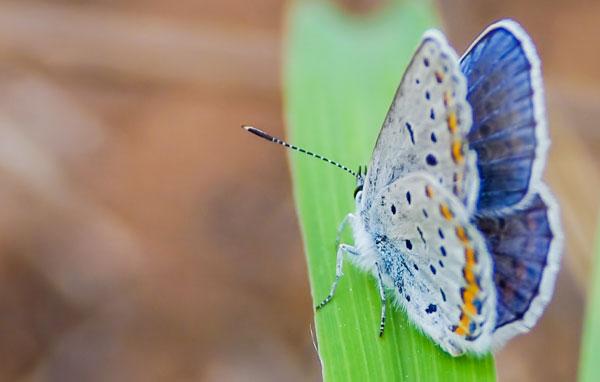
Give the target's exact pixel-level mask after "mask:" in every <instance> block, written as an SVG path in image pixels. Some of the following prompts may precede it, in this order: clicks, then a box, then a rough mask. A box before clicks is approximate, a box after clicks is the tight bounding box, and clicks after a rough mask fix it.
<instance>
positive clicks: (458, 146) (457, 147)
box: [452, 139, 465, 164]
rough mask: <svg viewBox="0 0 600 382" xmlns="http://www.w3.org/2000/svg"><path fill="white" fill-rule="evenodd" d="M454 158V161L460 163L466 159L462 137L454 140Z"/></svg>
mask: <svg viewBox="0 0 600 382" xmlns="http://www.w3.org/2000/svg"><path fill="white" fill-rule="evenodd" d="M452 160H454V163H458V164H460V163H462V162H464V160H465V157H464V156H463V148H462V141H461V140H460V139H455V140H454V141H453V142H452Z"/></svg>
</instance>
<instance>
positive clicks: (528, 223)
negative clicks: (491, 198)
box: [476, 187, 562, 347]
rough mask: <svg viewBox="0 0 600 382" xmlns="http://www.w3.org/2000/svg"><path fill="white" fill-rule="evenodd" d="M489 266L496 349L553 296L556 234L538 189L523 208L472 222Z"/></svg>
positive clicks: (554, 219) (550, 208)
mask: <svg viewBox="0 0 600 382" xmlns="http://www.w3.org/2000/svg"><path fill="white" fill-rule="evenodd" d="M476 225H477V226H478V228H479V229H480V231H481V232H482V233H483V235H484V237H485V239H486V242H487V246H488V249H489V251H490V254H491V256H492V258H493V260H494V283H495V285H496V294H497V301H498V305H497V310H496V312H497V319H496V328H495V332H494V335H493V344H494V346H495V347H499V346H501V345H502V344H504V343H505V342H506V341H508V340H509V339H510V338H512V337H513V336H515V335H517V334H519V333H525V332H527V331H529V330H530V329H531V328H532V327H533V325H535V323H536V321H537V320H538V318H539V317H540V316H541V315H542V313H543V311H544V309H545V307H546V305H547V304H548V303H549V302H550V299H551V297H552V293H553V291H554V283H555V281H556V274H557V272H558V269H559V267H560V257H561V252H562V229H561V227H560V221H559V217H558V210H557V205H556V203H555V202H554V198H552V196H551V195H550V193H549V192H548V191H547V190H546V188H545V187H541V188H540V189H539V191H538V192H537V193H536V194H534V196H533V198H532V200H531V203H529V204H528V205H527V207H525V208H520V209H515V210H513V211H511V213H509V214H506V215H502V216H483V217H477V218H476Z"/></svg>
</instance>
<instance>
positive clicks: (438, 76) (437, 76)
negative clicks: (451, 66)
mask: <svg viewBox="0 0 600 382" xmlns="http://www.w3.org/2000/svg"><path fill="white" fill-rule="evenodd" d="M435 79H436V81H437V82H438V83H441V82H442V81H443V80H444V74H443V73H442V72H438V71H436V72H435Z"/></svg>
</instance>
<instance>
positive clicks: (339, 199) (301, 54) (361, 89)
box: [285, 0, 495, 381]
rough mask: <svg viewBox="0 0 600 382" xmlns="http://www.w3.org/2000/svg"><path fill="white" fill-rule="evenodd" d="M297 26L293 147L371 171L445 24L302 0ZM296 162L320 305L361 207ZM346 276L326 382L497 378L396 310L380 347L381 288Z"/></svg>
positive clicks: (331, 326)
mask: <svg viewBox="0 0 600 382" xmlns="http://www.w3.org/2000/svg"><path fill="white" fill-rule="evenodd" d="M288 22H289V25H288V41H287V43H288V45H287V47H286V48H287V56H286V67H285V86H286V89H285V97H286V113H287V122H288V127H289V136H290V139H291V140H292V142H294V143H296V144H298V145H302V146H304V147H306V148H307V149H309V150H313V151H315V152H318V153H322V154H324V155H326V156H329V157H331V158H332V159H335V160H339V161H341V162H342V163H344V164H346V165H348V166H350V167H351V168H353V169H355V168H357V167H358V165H365V164H367V163H368V161H369V159H370V155H371V151H372V149H373V145H374V143H375V139H376V136H377V133H378V131H379V128H380V126H381V124H382V122H383V119H384V117H385V115H386V112H387V109H388V107H389V105H390V103H391V100H392V96H393V94H394V91H395V89H396V87H397V85H398V84H399V82H400V78H401V76H402V73H403V71H404V68H405V67H406V65H407V64H408V60H409V58H410V56H411V55H412V53H413V50H414V49H415V47H416V45H417V43H418V42H419V40H420V37H421V35H422V33H423V31H424V30H425V29H427V28H429V27H431V26H435V25H437V17H436V13H435V11H434V8H433V6H432V5H431V4H430V3H428V2H422V1H416V0H415V1H404V2H392V4H390V5H389V6H388V8H386V9H384V10H383V11H381V12H378V13H377V14H374V15H370V16H367V17H358V16H352V15H349V14H344V13H343V12H341V11H340V10H339V9H337V8H336V7H335V6H334V5H331V4H330V3H329V2H321V1H305V2H300V1H298V2H297V3H295V4H294V5H293V6H292V7H291V9H290V14H289V19H288ZM290 155H291V163H292V174H293V185H294V195H295V199H296V203H297V210H298V215H299V218H300V225H301V229H302V234H303V237H304V244H305V248H306V255H307V260H308V269H309V277H310V285H311V291H312V295H313V299H314V301H315V302H317V301H319V300H320V299H322V298H324V297H325V296H326V294H327V292H328V290H329V287H330V285H331V282H332V281H333V278H334V273H335V248H334V241H335V234H336V229H337V226H338V224H339V223H340V221H341V220H342V218H343V216H344V215H345V214H346V213H348V212H350V211H352V210H353V209H354V201H353V198H352V193H353V191H354V186H355V185H354V179H353V178H352V177H351V176H349V175H348V174H346V173H344V172H343V171H340V170H339V169H336V168H335V167H333V166H329V165H326V164H324V163H319V162H318V161H316V160H314V159H311V158H308V157H305V156H302V155H299V154H297V153H291V154H290ZM346 239H347V240H348V238H346ZM344 270H345V276H344V277H343V278H342V281H341V282H340V284H339V286H338V292H337V294H336V296H335V298H334V299H333V301H332V302H331V303H330V304H329V305H327V306H326V307H325V308H324V309H323V310H321V311H319V312H318V313H317V314H316V320H315V321H316V334H317V341H318V347H319V355H320V358H321V362H322V366H323V376H324V379H325V380H326V381H369V380H372V381H398V380H411V381H418V380H422V381H436V380H437V381H486V380H494V379H495V369H494V361H493V358H492V356H487V357H484V358H481V359H476V358H470V357H461V358H459V359H453V358H452V357H450V356H448V355H447V354H445V353H444V352H443V351H441V350H440V349H439V348H438V347H437V346H435V345H434V344H433V342H431V341H430V340H429V339H427V338H426V337H424V336H423V335H421V334H419V333H418V332H417V331H416V330H415V329H414V328H413V327H412V326H411V324H409V323H408V321H407V319H406V318H405V315H404V314H403V313H401V312H399V311H397V310H396V309H394V308H392V309H388V312H390V313H389V314H388V319H389V321H388V322H387V326H386V332H385V336H384V337H383V338H382V339H380V338H379V337H378V335H377V332H378V325H379V312H380V310H379V309H380V303H379V297H378V293H377V287H376V282H375V280H374V279H373V278H372V277H371V276H369V275H367V274H365V273H361V272H360V271H358V270H357V269H355V268H354V267H353V266H352V265H351V264H348V263H346V264H345V266H344ZM390 308H391V307H390Z"/></svg>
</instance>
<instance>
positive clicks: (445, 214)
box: [440, 203, 454, 220]
mask: <svg viewBox="0 0 600 382" xmlns="http://www.w3.org/2000/svg"><path fill="white" fill-rule="evenodd" d="M440 213H441V214H442V216H443V217H444V219H446V220H450V219H452V218H453V217H454V215H453V214H452V211H450V208H449V207H448V206H447V205H446V204H444V203H441V204H440Z"/></svg>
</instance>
